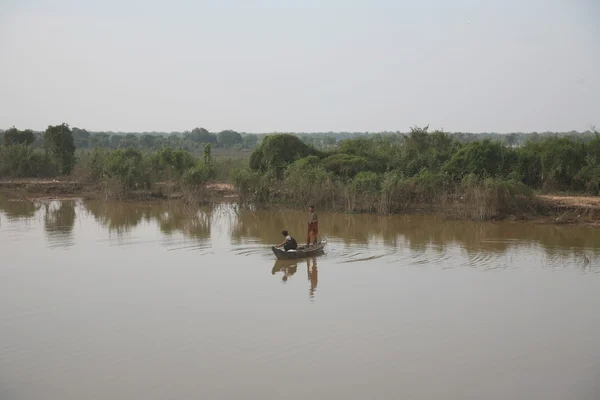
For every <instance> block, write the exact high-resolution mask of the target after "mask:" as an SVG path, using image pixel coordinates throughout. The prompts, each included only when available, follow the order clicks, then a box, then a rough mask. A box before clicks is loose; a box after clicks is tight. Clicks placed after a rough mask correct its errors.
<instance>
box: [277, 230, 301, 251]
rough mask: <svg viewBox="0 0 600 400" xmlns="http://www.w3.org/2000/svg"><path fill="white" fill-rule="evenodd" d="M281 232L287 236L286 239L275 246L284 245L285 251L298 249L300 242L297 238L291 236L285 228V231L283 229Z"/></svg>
mask: <svg viewBox="0 0 600 400" xmlns="http://www.w3.org/2000/svg"><path fill="white" fill-rule="evenodd" d="M281 234H282V235H283V236H284V237H285V240H284V241H283V242H281V243H279V244H278V245H277V246H275V247H281V246H283V249H284V250H285V251H288V250H296V249H297V248H298V242H296V239H294V238H293V237H291V236H290V234H289V232H288V231H286V230H283V231H281Z"/></svg>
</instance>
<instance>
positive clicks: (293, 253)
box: [271, 240, 327, 260]
mask: <svg viewBox="0 0 600 400" xmlns="http://www.w3.org/2000/svg"><path fill="white" fill-rule="evenodd" d="M325 246H327V241H326V240H322V241H320V242H319V243H317V244H316V245H315V246H309V247H307V246H301V247H298V248H297V249H295V250H288V251H285V250H284V249H283V248H277V247H275V246H272V247H271V250H273V253H274V254H275V257H277V259H278V260H292V259H295V258H306V257H312V256H315V255H318V254H322V253H323V250H324V249H325Z"/></svg>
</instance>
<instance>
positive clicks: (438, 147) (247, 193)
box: [0, 124, 600, 219]
mask: <svg viewBox="0 0 600 400" xmlns="http://www.w3.org/2000/svg"><path fill="white" fill-rule="evenodd" d="M2 134H3V137H2V143H3V145H2V146H0V174H2V176H4V177H56V176H59V175H72V176H74V178H75V179H76V180H78V181H80V182H86V183H93V184H99V185H102V186H103V187H105V188H111V193H114V194H119V195H124V194H126V193H128V192H132V191H136V190H152V189H153V188H154V187H155V186H156V185H157V184H158V183H159V182H160V183H162V184H163V186H164V184H167V186H168V187H170V188H171V189H170V190H175V188H178V189H180V190H181V191H182V192H183V193H184V194H185V196H186V197H187V198H188V199H190V200H192V199H201V198H202V197H203V195H204V187H205V186H206V184H207V183H208V182H210V181H211V180H215V179H218V180H219V181H226V180H229V181H230V182H232V183H233V184H234V185H235V187H236V189H237V191H238V194H239V198H240V201H242V202H245V203H258V204H268V203H273V202H280V203H285V204H289V205H294V206H304V205H305V204H307V203H314V204H315V205H317V206H319V207H322V208H328V209H343V210H346V211H350V212H352V211H374V212H380V213H392V212H399V211H406V210H413V209H428V208H438V209H439V208H440V207H441V208H443V209H444V210H445V211H446V212H447V213H450V214H456V215H459V216H462V217H471V218H476V219H486V218H491V217H493V216H496V215H501V214H507V213H510V214H518V213H526V212H528V211H530V210H531V208H532V207H534V206H535V199H534V195H533V191H534V190H539V191H545V192H559V191H568V192H573V193H575V192H577V193H587V194H592V195H599V194H600V137H599V136H598V134H597V133H596V132H595V131H594V132H591V133H585V134H580V135H578V136H573V135H567V134H563V135H558V134H554V135H545V136H544V135H539V134H531V135H529V136H525V137H522V136H521V134H510V135H504V136H501V137H499V138H495V137H494V136H493V135H492V134H489V135H487V136H486V135H482V136H480V137H479V140H465V137H466V136H464V135H463V136H461V134H450V133H445V132H441V131H434V132H429V130H428V127H425V128H418V127H415V128H413V129H411V130H410V132H409V133H407V134H402V133H385V134H363V135H356V136H355V137H350V138H344V136H343V135H342V136H340V137H336V136H335V135H336V134H333V133H332V134H322V135H325V136H321V137H320V139H319V146H313V145H311V144H309V143H307V140H305V138H303V136H302V134H272V135H262V136H261V135H253V134H240V133H238V132H235V131H232V130H227V131H223V132H220V133H218V134H214V133H210V132H208V131H207V130H206V129H203V128H195V129H193V130H192V131H190V132H185V133H183V134H182V135H179V134H170V135H168V136H164V135H157V134H142V135H136V134H108V133H93V134H91V133H89V132H87V131H85V130H81V129H78V128H73V129H70V128H69V126H68V125H66V124H61V125H57V126H49V127H48V129H47V130H46V131H45V133H44V134H43V135H41V136H40V134H39V133H36V132H33V131H31V130H26V131H19V130H18V129H16V128H14V127H13V128H11V129H9V130H7V131H4V132H2ZM318 135H319V134H317V136H316V137H317V138H318V137H319V136H318ZM327 135H329V136H327ZM338 135H340V134H338ZM250 138H252V139H250ZM340 138H341V140H339V139H340ZM315 140H316V139H315ZM80 146H81V147H80ZM250 147H253V150H252V152H251V153H250V151H247V153H243V149H244V148H250ZM76 148H77V152H76ZM90 148H93V149H90ZM224 149H230V151H231V153H230V157H220V156H215V153H216V152H218V151H224ZM236 149H237V150H236ZM236 151H237V152H238V153H239V154H246V155H247V156H248V157H247V158H244V157H243V156H240V155H239V154H238V153H236ZM236 155H237V156H236Z"/></svg>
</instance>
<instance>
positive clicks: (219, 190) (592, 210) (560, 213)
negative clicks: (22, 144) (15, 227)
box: [0, 179, 600, 226]
mask: <svg viewBox="0 0 600 400" xmlns="http://www.w3.org/2000/svg"><path fill="white" fill-rule="evenodd" d="M0 196H3V197H5V198H6V199H8V200H10V201H50V200H73V199H82V198H83V199H89V200H102V199H105V196H106V195H105V188H104V187H102V185H97V184H88V183H81V182H77V181H73V180H67V179H22V180H19V179H0ZM203 196H204V198H205V200H206V201H208V202H220V201H228V200H229V201H231V200H235V199H236V198H237V193H236V191H235V188H234V187H233V185H231V184H229V183H217V182H215V183H211V184H208V185H207V186H206V187H205V191H204V193H203ZM182 198H183V193H182V192H181V191H180V189H179V187H178V186H177V185H174V184H172V183H169V182H158V183H157V184H155V185H154V188H153V190H138V191H132V192H128V193H127V196H126V197H123V198H121V199H117V200H120V201H134V202H139V201H144V202H156V201H166V200H180V199H182ZM537 200H538V202H539V203H540V205H541V206H542V208H543V209H544V213H543V214H544V215H530V216H526V217H524V216H506V217H505V218H503V219H508V220H514V221H517V220H526V221H530V222H536V223H552V224H587V225H594V226H600V196H566V195H549V194H544V195H538V196H537ZM272 206H273V207H280V205H278V204H274V205H272ZM437 211H439V209H438V210H437ZM431 213H434V214H435V213H436V207H431V206H430V205H429V206H427V207H415V208H414V209H410V210H406V211H405V212H402V213H401V214H431ZM492 221H494V219H493V220H492Z"/></svg>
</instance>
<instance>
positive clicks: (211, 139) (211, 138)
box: [185, 128, 217, 143]
mask: <svg viewBox="0 0 600 400" xmlns="http://www.w3.org/2000/svg"><path fill="white" fill-rule="evenodd" d="M185 138H186V139H189V140H191V141H192V142H196V143H217V135H215V134H214V133H210V132H209V131H207V130H206V129H204V128H194V129H193V130H192V131H191V132H189V133H186V135H185Z"/></svg>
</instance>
